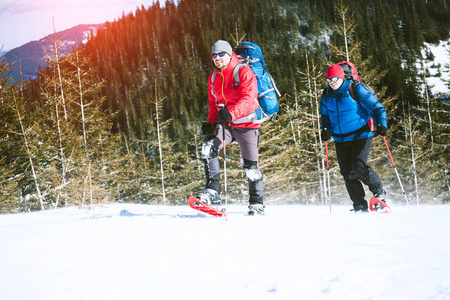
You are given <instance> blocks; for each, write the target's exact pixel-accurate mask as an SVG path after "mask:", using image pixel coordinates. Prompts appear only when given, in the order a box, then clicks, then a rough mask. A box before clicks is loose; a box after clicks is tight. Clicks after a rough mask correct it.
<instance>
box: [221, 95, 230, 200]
mask: <svg viewBox="0 0 450 300" xmlns="http://www.w3.org/2000/svg"><path fill="white" fill-rule="evenodd" d="M219 107H220V109H223V108H224V107H225V104H223V103H219ZM222 145H223V175H224V181H225V193H224V196H225V209H227V208H228V197H227V191H228V189H227V151H226V150H225V121H223V123H222Z"/></svg>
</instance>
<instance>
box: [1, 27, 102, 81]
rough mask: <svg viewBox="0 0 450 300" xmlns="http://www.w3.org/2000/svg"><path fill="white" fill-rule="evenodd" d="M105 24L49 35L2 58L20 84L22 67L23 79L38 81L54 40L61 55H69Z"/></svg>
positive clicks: (7, 53)
mask: <svg viewBox="0 0 450 300" xmlns="http://www.w3.org/2000/svg"><path fill="white" fill-rule="evenodd" d="M104 24H105V23H100V24H80V25H76V26H74V27H71V28H69V29H65V30H62V31H58V32H56V33H53V34H49V35H47V36H45V37H43V38H41V39H39V40H35V41H30V42H28V43H26V44H23V45H22V46H20V47H17V48H14V49H12V50H10V51H8V52H6V53H4V54H3V55H2V56H0V57H5V59H6V60H7V61H8V63H10V64H11V65H12V67H11V78H13V79H14V80H15V81H17V82H19V81H20V80H21V75H20V65H22V79H23V80H29V79H36V78H37V74H38V69H39V67H41V68H45V67H46V66H47V63H46V62H45V60H44V58H45V56H46V50H48V49H50V47H51V46H52V42H51V41H52V39H54V38H55V37H56V39H57V40H58V43H59V46H60V47H61V49H60V50H59V51H60V52H61V53H68V52H70V51H71V50H72V49H73V48H75V47H76V45H77V44H80V43H83V44H85V43H86V42H87V41H88V40H89V39H90V37H91V36H90V35H91V32H92V34H93V35H94V36H95V35H96V32H97V30H98V29H99V28H102V27H103V26H104Z"/></svg>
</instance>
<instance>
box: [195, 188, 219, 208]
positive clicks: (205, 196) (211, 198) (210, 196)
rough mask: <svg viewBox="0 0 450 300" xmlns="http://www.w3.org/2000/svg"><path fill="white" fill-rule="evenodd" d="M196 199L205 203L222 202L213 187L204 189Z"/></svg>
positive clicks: (216, 203)
mask: <svg viewBox="0 0 450 300" xmlns="http://www.w3.org/2000/svg"><path fill="white" fill-rule="evenodd" d="M197 199H198V200H200V201H201V202H202V203H204V204H206V205H220V204H222V200H221V199H220V195H219V193H218V192H217V191H215V190H213V189H209V188H207V189H205V190H204V191H203V193H201V194H200V195H198V197H197Z"/></svg>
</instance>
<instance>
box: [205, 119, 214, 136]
mask: <svg viewBox="0 0 450 300" xmlns="http://www.w3.org/2000/svg"><path fill="white" fill-rule="evenodd" d="M214 126H215V124H209V123H208V122H207V121H203V123H202V133H203V135H204V136H207V135H209V134H210V133H211V131H212V130H213V129H214Z"/></svg>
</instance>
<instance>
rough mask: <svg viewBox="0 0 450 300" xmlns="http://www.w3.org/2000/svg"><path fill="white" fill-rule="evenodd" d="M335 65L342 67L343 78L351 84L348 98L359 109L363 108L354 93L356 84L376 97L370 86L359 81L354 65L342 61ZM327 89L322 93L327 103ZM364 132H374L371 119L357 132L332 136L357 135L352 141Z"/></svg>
mask: <svg viewBox="0 0 450 300" xmlns="http://www.w3.org/2000/svg"><path fill="white" fill-rule="evenodd" d="M337 64H338V65H340V66H341V67H342V69H343V70H344V74H345V78H346V79H347V80H349V81H350V82H351V84H350V87H349V89H348V91H349V93H350V96H351V97H352V98H353V99H354V100H355V101H356V102H358V104H359V106H361V108H363V107H362V105H361V102H359V98H358V94H357V93H356V86H357V85H358V84H362V85H363V86H364V87H365V88H366V89H367V90H368V91H369V92H370V93H372V95H374V96H375V97H377V92H376V91H375V90H374V89H373V88H372V87H371V86H370V85H368V84H367V83H365V82H364V80H362V79H361V77H359V75H358V70H357V69H356V67H355V65H354V64H353V63H352V62H349V61H343V62H340V63H337ZM328 88H329V87H326V88H325V89H324V91H323V95H324V98H325V101H327V99H328ZM363 109H364V108H363ZM366 131H375V124H374V121H373V118H370V119H369V121H368V122H367V124H366V125H365V126H363V127H362V128H360V129H359V130H357V131H354V132H349V133H346V134H334V135H335V136H339V137H346V136H349V135H352V134H355V133H357V135H356V136H355V137H354V139H357V138H359V136H360V135H361V134H362V133H363V132H366Z"/></svg>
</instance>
